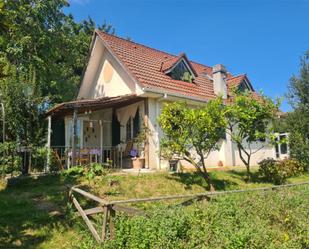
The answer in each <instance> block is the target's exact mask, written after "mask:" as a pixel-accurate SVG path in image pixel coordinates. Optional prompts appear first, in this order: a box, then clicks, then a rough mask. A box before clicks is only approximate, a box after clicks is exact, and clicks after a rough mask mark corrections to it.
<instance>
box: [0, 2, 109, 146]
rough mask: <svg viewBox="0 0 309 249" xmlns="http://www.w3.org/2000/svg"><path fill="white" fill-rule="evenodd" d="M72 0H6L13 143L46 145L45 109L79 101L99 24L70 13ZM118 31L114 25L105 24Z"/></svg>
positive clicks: (2, 38)
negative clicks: (67, 9) (66, 10)
mask: <svg viewBox="0 0 309 249" xmlns="http://www.w3.org/2000/svg"><path fill="white" fill-rule="evenodd" d="M67 6H68V2H67V1H66V0H54V1H41V0H20V1H1V0H0V72H1V73H0V93H1V96H0V98H1V101H2V102H4V105H5V109H6V112H7V118H6V119H7V127H8V131H7V136H8V139H10V140H13V141H16V140H19V141H20V142H22V143H23V144H24V145H29V144H36V145H42V144H43V143H44V138H45V136H44V131H45V130H46V129H45V126H46V124H45V118H44V116H43V113H44V111H45V110H46V109H47V108H48V107H49V106H51V105H53V104H55V103H59V102H63V101H68V100H71V99H73V98H74V96H75V93H76V91H77V86H78V84H79V81H80V77H81V75H82V71H83V67H84V65H85V62H86V58H87V54H88V51H89V45H90V41H91V37H92V35H93V31H94V29H95V27H96V24H95V23H94V21H93V20H92V19H90V18H89V19H88V20H84V21H82V22H80V23H76V22H75V21H74V19H73V16H72V15H65V14H64V13H63V8H64V7H67ZM99 29H102V30H103V31H106V32H113V29H112V26H111V25H108V24H106V23H104V24H103V25H102V26H99Z"/></svg>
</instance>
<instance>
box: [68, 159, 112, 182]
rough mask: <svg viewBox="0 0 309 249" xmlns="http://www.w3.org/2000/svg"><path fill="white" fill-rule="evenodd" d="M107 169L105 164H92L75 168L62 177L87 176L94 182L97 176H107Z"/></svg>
mask: <svg viewBox="0 0 309 249" xmlns="http://www.w3.org/2000/svg"><path fill="white" fill-rule="evenodd" d="M106 174H107V169H106V168H105V167H104V165H103V164H100V163H92V164H90V165H88V166H74V167H71V168H70V169H67V170H65V171H63V172H62V175H64V176H68V177H73V178H74V177H79V176H85V177H86V178H87V179H88V180H92V179H93V178H94V177H96V176H105V175H106Z"/></svg>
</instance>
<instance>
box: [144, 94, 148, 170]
mask: <svg viewBox="0 0 309 249" xmlns="http://www.w3.org/2000/svg"><path fill="white" fill-rule="evenodd" d="M144 125H145V127H146V128H149V107H148V98H147V99H145V100H144ZM145 168H147V169H149V134H147V135H146V141H145Z"/></svg>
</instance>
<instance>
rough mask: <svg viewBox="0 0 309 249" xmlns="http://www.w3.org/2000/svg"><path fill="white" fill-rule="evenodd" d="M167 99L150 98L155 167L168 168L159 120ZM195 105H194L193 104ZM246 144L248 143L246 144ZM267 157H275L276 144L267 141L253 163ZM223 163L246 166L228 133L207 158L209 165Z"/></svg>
mask: <svg viewBox="0 0 309 249" xmlns="http://www.w3.org/2000/svg"><path fill="white" fill-rule="evenodd" d="M164 102H165V100H162V99H160V98H159V99H158V98H149V99H148V105H149V128H150V130H151V138H150V140H149V167H150V168H155V169H166V168H168V165H169V163H168V161H167V160H164V159H162V158H161V159H159V158H160V139H161V138H162V137H163V132H162V130H161V129H160V126H159V124H158V122H157V119H158V117H159V115H160V114H161V110H162V108H163V105H164ZM192 107H193V106H192ZM245 146H246V145H245ZM260 146H261V143H256V144H255V145H253V146H252V150H253V151H254V150H256V149H257V148H259V147H260ZM267 157H272V158H275V148H274V146H272V145H270V144H267V143H265V144H264V147H263V149H261V150H259V151H258V152H256V153H255V154H253V155H252V158H251V165H257V163H258V162H259V161H261V160H263V159H265V158H267ZM220 163H222V164H223V166H244V164H243V163H242V161H241V159H240V157H239V154H238V149H237V147H236V145H235V144H234V143H232V141H231V138H230V136H229V135H228V134H226V139H224V140H222V141H221V142H220V144H219V150H215V151H212V152H211V153H210V154H209V156H208V157H207V158H206V159H205V164H206V166H207V167H217V166H219V164H220ZM181 165H182V166H183V167H185V168H193V166H192V165H191V164H189V163H188V162H186V161H184V160H181Z"/></svg>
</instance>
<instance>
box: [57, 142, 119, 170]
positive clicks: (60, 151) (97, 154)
mask: <svg viewBox="0 0 309 249" xmlns="http://www.w3.org/2000/svg"><path fill="white" fill-rule="evenodd" d="M51 149H52V153H53V156H54V157H55V159H56V161H57V162H58V163H59V164H61V166H65V167H66V168H70V167H71V166H73V165H72V156H73V155H72V148H71V147H65V146H52V147H51ZM75 154H76V155H75V157H76V164H77V165H86V164H90V163H103V164H106V165H107V166H108V167H110V168H122V162H123V161H122V159H123V151H122V150H121V149H119V148H118V147H115V146H104V147H102V148H99V147H83V148H76V149H75Z"/></svg>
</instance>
